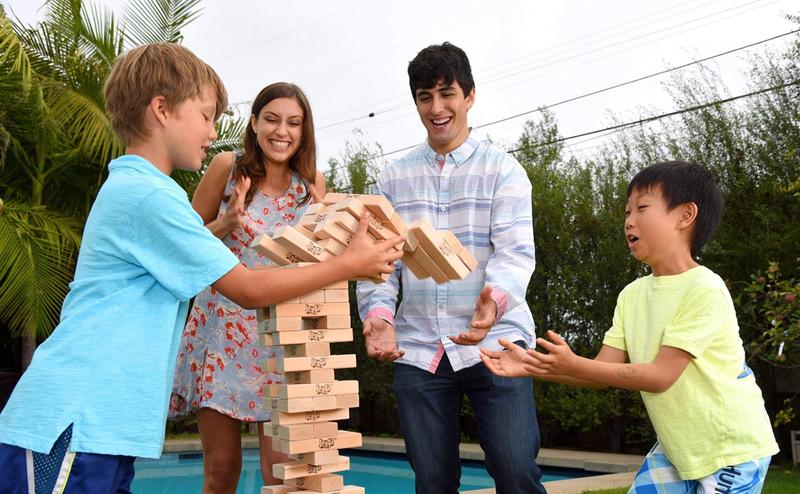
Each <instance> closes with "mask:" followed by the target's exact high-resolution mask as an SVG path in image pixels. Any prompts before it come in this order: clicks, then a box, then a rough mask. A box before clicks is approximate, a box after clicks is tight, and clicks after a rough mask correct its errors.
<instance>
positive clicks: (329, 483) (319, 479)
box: [286, 473, 344, 492]
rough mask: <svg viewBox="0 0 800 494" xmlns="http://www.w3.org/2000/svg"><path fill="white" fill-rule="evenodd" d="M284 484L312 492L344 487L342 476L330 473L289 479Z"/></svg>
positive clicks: (335, 489)
mask: <svg viewBox="0 0 800 494" xmlns="http://www.w3.org/2000/svg"><path fill="white" fill-rule="evenodd" d="M286 484H287V485H293V486H295V487H301V488H303V489H308V490H310V491H314V492H326V491H337V490H340V489H342V488H343V487H344V477H342V476H341V475H335V474H331V473H323V474H322V475H312V476H310V477H300V478H297V479H289V480H287V481H286ZM301 492H302V491H301Z"/></svg>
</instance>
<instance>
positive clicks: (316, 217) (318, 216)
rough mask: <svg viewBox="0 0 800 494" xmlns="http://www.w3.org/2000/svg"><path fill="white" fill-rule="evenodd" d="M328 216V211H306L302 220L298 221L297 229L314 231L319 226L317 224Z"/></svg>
mask: <svg viewBox="0 0 800 494" xmlns="http://www.w3.org/2000/svg"><path fill="white" fill-rule="evenodd" d="M327 216H328V215H327V213H306V214H304V215H303V216H301V217H300V220H299V221H298V222H297V225H296V226H297V227H298V228H297V229H298V230H303V229H306V230H309V231H312V232H313V231H314V229H316V228H317V224H318V223H319V222H320V221H322V220H324V219H325V218H326V217H327ZM301 227H302V228H301Z"/></svg>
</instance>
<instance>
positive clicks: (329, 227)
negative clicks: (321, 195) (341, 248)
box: [314, 218, 353, 245]
mask: <svg viewBox="0 0 800 494" xmlns="http://www.w3.org/2000/svg"><path fill="white" fill-rule="evenodd" d="M314 235H316V236H317V237H318V238H320V239H322V240H324V239H326V238H333V239H336V240H337V241H339V242H340V243H343V244H344V245H350V241H351V240H352V239H353V234H352V233H350V232H348V231H347V230H345V229H344V228H342V227H341V226H339V225H338V224H337V223H336V222H335V221H331V220H330V218H328V219H326V220H324V221H322V222H320V223H319V224H317V227H316V228H315V229H314Z"/></svg>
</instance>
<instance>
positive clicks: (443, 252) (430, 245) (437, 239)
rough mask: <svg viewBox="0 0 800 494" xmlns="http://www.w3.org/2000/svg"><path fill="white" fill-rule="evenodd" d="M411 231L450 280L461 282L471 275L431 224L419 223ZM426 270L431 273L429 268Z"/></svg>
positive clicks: (410, 228)
mask: <svg viewBox="0 0 800 494" xmlns="http://www.w3.org/2000/svg"><path fill="white" fill-rule="evenodd" d="M409 230H413V231H414V236H415V237H416V239H417V240H418V241H419V244H420V246H422V248H423V249H425V253H426V254H428V256H430V258H431V260H433V262H435V263H436V265H437V266H438V267H439V268H440V269H441V270H442V271H444V273H445V274H446V275H447V277H448V278H449V279H451V280H460V279H464V278H466V277H467V275H469V269H468V268H467V266H465V265H464V263H463V262H462V261H461V259H460V258H459V257H458V254H456V253H455V252H454V251H453V249H452V248H450V245H449V244H448V243H447V242H446V241H445V240H444V238H442V236H441V235H440V234H439V232H437V231H436V230H435V229H434V228H433V226H432V225H431V224H430V223H429V222H427V221H418V222H416V223H414V225H412V226H411V227H409ZM415 254H416V252H415ZM426 270H427V271H429V272H430V270H429V269H427V266H426ZM431 276H433V273H431ZM434 279H435V278H434Z"/></svg>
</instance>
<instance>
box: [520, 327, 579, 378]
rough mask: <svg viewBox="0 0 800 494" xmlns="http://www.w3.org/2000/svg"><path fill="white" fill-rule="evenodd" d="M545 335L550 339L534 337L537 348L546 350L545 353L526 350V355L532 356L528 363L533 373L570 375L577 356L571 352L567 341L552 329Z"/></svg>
mask: <svg viewBox="0 0 800 494" xmlns="http://www.w3.org/2000/svg"><path fill="white" fill-rule="evenodd" d="M547 337H548V338H550V340H551V341H552V343H551V342H550V341H547V340H545V339H544V338H537V339H536V346H537V348H543V349H545V350H547V352H548V353H547V354H544V353H541V352H537V351H535V350H528V355H530V356H531V357H532V358H533V361H532V362H531V363H530V365H531V367H532V368H533V371H534V372H533V374H534V375H536V374H539V375H551V376H552V375H561V376H572V375H574V374H575V371H576V369H577V366H578V358H579V357H578V356H577V355H575V354H574V353H573V352H572V349H571V348H570V347H569V345H567V342H566V341H564V339H563V338H562V337H561V336H559V335H558V333H556V332H554V331H547Z"/></svg>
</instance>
